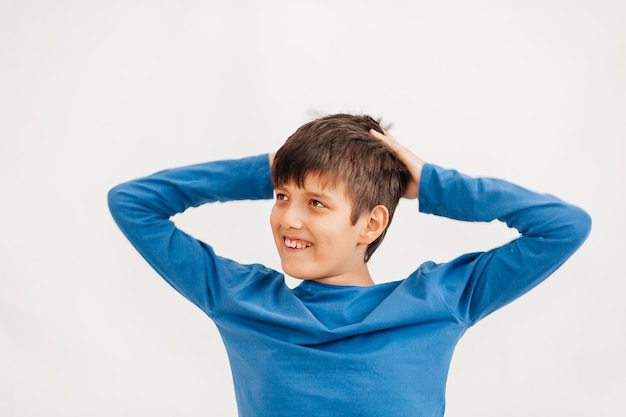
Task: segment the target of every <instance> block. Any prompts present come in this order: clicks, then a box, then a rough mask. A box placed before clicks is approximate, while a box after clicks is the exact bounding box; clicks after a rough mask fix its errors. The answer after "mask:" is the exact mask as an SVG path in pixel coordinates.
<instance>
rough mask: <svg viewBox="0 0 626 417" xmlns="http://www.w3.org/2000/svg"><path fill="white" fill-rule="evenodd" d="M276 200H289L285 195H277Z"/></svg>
mask: <svg viewBox="0 0 626 417" xmlns="http://www.w3.org/2000/svg"><path fill="white" fill-rule="evenodd" d="M276 200H281V201H282V200H287V196H286V195H285V194H281V193H276Z"/></svg>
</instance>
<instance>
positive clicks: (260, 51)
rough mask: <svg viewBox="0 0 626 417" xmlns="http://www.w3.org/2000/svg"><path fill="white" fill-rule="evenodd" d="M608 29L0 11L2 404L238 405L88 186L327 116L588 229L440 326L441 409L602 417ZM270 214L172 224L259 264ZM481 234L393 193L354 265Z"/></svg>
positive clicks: (489, 242) (155, 12) (300, 11)
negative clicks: (390, 220) (448, 336)
mask: <svg viewBox="0 0 626 417" xmlns="http://www.w3.org/2000/svg"><path fill="white" fill-rule="evenodd" d="M625 21H626V6H625V4H624V2H621V1H618V0H616V1H608V0H605V1H601V0H600V1H554V0H545V1H529V2H521V1H485V0H481V1H472V2H460V1H459V2H451V1H439V2H418V1H415V2H409V1H385V2H382V1H369V0H358V1H357V0H352V1H347V0H346V1H328V0H324V1H320V0H317V1H309V2H296V1H288V0H273V1H263V2H261V1H252V0H250V1H236V0H213V1H191V0H187V1H147V0H145V1H136V0H113V1H112V0H106V1H104V0H97V1H88V2H80V1H43V0H20V1H9V0H3V1H1V2H0V174H1V177H0V190H1V194H0V199H1V200H0V201H1V203H0V285H1V287H0V415H2V416H10V417H13V416H16V417H17V416H19V417H26V416H63V417H68V416H86V415H88V416H109V415H132V416H172V415H186V416H209V415H210V416H229V415H230V416H234V415H236V411H235V406H234V397H233V393H232V384H231V382H230V373H229V369H228V365H227V362H226V356H225V352H224V349H223V347H222V345H221V342H220V340H219V337H218V335H217V333H216V331H215V329H214V327H213V324H212V323H211V322H210V321H209V320H208V318H206V317H205V316H204V314H203V313H202V312H200V311H199V310H198V309H197V308H195V307H194V306H192V305H191V304H190V303H189V302H187V301H186V300H184V299H183V298H182V297H180V296H179V295H178V294H176V293H175V292H174V291H173V290H172V289H171V288H170V287H169V286H168V285H167V284H165V283H164V282H163V281H162V280H161V279H160V278H158V277H157V275H156V274H155V273H154V272H153V271H152V270H151V269H150V268H149V267H148V266H147V265H146V264H145V263H144V262H143V261H142V260H141V259H140V257H139V255H137V254H136V253H135V252H134V251H133V250H132V249H131V247H130V245H129V244H128V243H127V242H126V241H125V240H124V238H123V237H122V234H121V233H120V232H119V231H118V230H117V229H116V227H115V225H114V223H113V221H112V220H111V218H110V216H109V214H108V211H107V207H106V192H107V190H108V189H109V188H110V187H111V186H113V185H115V184H117V183H119V182H121V181H123V180H127V179H130V178H133V177H136V176H139V175H144V174H148V173H151V172H153V171H156V170H158V169H161V168H165V167H169V166H177V165H182V164H187V163H192V162H200V161H204V160H210V159H218V158H224V157H238V156H244V155H249V154H257V153H261V152H266V151H270V150H274V149H276V148H277V147H278V146H279V145H280V144H281V143H282V141H283V140H284V139H285V138H286V137H287V136H288V135H289V134H290V133H292V132H293V131H294V130H295V129H296V128H297V127H298V126H299V125H300V124H302V123H303V122H305V121H308V120H309V119H310V117H311V111H319V112H322V113H333V112H338V111H349V112H369V113H372V114H373V115H374V116H383V117H384V118H385V120H387V121H390V122H393V123H394V128H393V130H392V132H393V133H394V134H395V136H396V137H398V138H399V139H400V140H402V141H404V142H405V143H406V144H408V145H410V146H411V147H412V148H413V149H414V150H415V151H416V152H418V153H419V154H420V155H421V156H422V157H423V158H424V159H426V160H428V161H430V162H434V163H437V164H440V165H444V166H448V167H454V168H457V169H460V170H463V171H465V172H467V173H469V174H472V175H490V176H497V177H504V178H507V179H510V180H512V181H515V182H518V183H520V184H522V185H525V186H527V187H529V188H532V189H535V190H538V191H545V192H550V193H553V194H556V195H559V196H560V197H562V198H564V199H566V200H569V201H571V202H574V203H576V204H578V205H580V206H582V207H584V208H585V209H587V210H588V211H589V212H590V213H591V215H592V216H593V219H594V228H593V231H592V234H591V236H590V238H589V239H588V241H587V242H586V243H585V245H584V246H583V247H582V249H581V250H580V251H579V252H578V253H576V254H575V255H574V257H573V258H572V259H571V260H570V261H569V262H568V263H567V264H566V265H565V266H564V267H563V268H562V269H560V270H559V271H557V273H555V274H554V275H553V277H552V278H551V279H550V280H548V281H547V282H546V283H545V284H543V285H541V286H540V287H538V288H537V289H536V290H534V291H532V292H531V293H530V294H529V295H528V296H526V297H524V298H522V299H520V300H518V301H517V302H515V303H513V304H512V305H510V306H508V307H506V308H504V309H503V310H501V311H500V312H498V313H496V314H495V315H493V316H491V317H489V318H488V319H486V320H485V321H484V322H483V323H481V324H480V325H478V326H477V327H475V328H474V329H473V330H471V331H470V332H469V333H468V334H467V336H466V337H465V339H463V340H462V342H461V344H460V345H459V347H458V350H457V355H456V357H455V359H454V361H453V363H452V369H451V373H450V378H449V390H448V413H447V415H448V416H482V417H484V416H498V417H499V416H503V415H506V416H527V415H532V416H569V417H578V416H623V415H624V414H625V413H626V403H625V402H626V400H625V399H624V398H625V397H624V392H626V382H625V378H624V375H626V361H625V360H624V352H626V335H625V328H626V326H625V325H626V307H625V303H624V302H623V301H622V300H621V298H622V294H624V292H625V291H626V279H625V278H626V276H625V273H624V270H626V261H625V259H626V256H625V251H624V249H625V245H624V240H623V238H624V236H625V235H626V226H625V224H624V213H625V212H626V205H625V197H624V192H625V191H626V190H625V187H624V179H625V178H626V176H625V174H626V171H625V168H624V163H623V161H624V156H625V155H626V152H625V149H624V148H625V145H624V137H625V134H626V117H625V115H626V76H625V75H626V25H624V22H625ZM270 204H271V203H269V202H268V203H241V204H233V205H216V206H214V207H203V208H200V209H197V210H193V211H192V212H190V213H188V214H185V215H184V216H181V218H180V224H181V227H184V228H186V229H189V230H190V231H192V232H193V233H194V234H195V235H196V236H198V237H201V238H203V239H206V240H208V241H210V242H211V243H212V244H213V245H214V246H215V247H216V249H217V250H218V252H220V253H221V254H223V255H226V256H231V257H236V258H237V259H239V260H241V261H243V262H251V261H254V262H264V263H267V264H269V265H271V266H274V267H278V262H277V256H276V255H275V253H274V248H273V243H272V240H271V237H270V233H269V227H268V220H267V218H268V214H269V209H270ZM235 229H236V230H237V234H238V235H240V234H241V233H244V234H245V236H246V239H245V240H246V243H245V244H243V245H242V244H241V242H239V241H236V240H235V239H233V237H232V231H233V230H235ZM505 229H506V228H505V227H504V226H501V225H497V224H487V225H474V224H472V225H468V224H461V223H456V222H452V221H447V220H441V219H437V218H434V217H432V216H424V215H419V214H416V213H415V210H414V207H412V206H410V205H408V204H404V203H403V204H402V205H401V207H400V208H399V212H398V215H397V218H396V219H395V224H394V225H392V229H391V231H390V234H389V235H388V238H387V241H386V242H385V244H383V247H382V248H381V249H380V251H379V253H377V254H376V255H375V256H374V259H373V260H372V270H373V273H374V275H375V277H376V278H377V279H378V280H379V281H388V280H392V279H398V278H401V277H402V276H404V275H406V274H407V273H408V272H410V271H411V270H412V269H413V268H415V267H416V266H417V265H418V264H419V263H421V262H422V261H424V260H427V259H434V260H436V261H445V260H448V259H450V258H452V257H454V256H456V255H458V254H461V253H464V252H466V251H470V250H471V251H473V250H481V249H487V248H490V247H492V246H494V245H497V244H500V243H502V242H504V241H505V240H507V239H509V238H510V236H511V234H510V232H509V231H507V230H505Z"/></svg>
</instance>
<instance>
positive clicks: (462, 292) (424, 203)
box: [419, 164, 591, 325]
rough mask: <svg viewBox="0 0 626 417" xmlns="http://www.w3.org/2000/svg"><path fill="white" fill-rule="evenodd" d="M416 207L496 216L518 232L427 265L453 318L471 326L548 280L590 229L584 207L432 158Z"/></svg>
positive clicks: (485, 218) (468, 217)
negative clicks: (495, 243) (441, 164)
mask: <svg viewBox="0 0 626 417" xmlns="http://www.w3.org/2000/svg"><path fill="white" fill-rule="evenodd" d="M419 207H420V211H422V212H424V213H431V214H435V215H439V216H445V217H448V218H452V219H456V220H462V221H474V222H475V221H480V222H489V221H492V220H500V221H502V222H505V223H506V224H507V225H508V226H509V227H513V228H515V229H517V230H518V231H519V232H520V236H519V237H518V238H516V239H515V240H513V241H512V242H510V243H508V244H505V245H503V246H501V247H498V248H496V249H493V250H491V251H488V252H480V253H473V254H467V255H464V256H461V257H459V258H457V259H455V260H454V261H451V262H449V263H446V264H441V265H434V264H430V265H426V266H425V268H424V269H425V271H428V273H426V276H427V281H428V282H430V283H432V284H433V285H434V286H435V288H436V289H437V291H439V292H440V293H441V295H442V297H443V298H444V300H445V302H446V303H447V304H448V307H449V308H450V309H451V310H452V311H453V312H454V314H455V315H456V316H457V318H459V319H460V320H462V321H464V322H466V323H467V324H470V325H471V324H473V323H475V322H476V321H478V320H480V319H481V318H483V317H485V316H486V315H488V314H490V313H491V312H493V311H495V310H496V309H498V308H501V307H503V306H504V305H506V304H508V303H510V302H511V301H513V300H514V299H516V298H518V297H519V296H521V295H523V294H524V293H526V292H527V291H529V290H530V289H532V288H533V287H535V286H536V285H538V284H539V283H540V282H541V281H543V280H544V279H545V278H547V277H548V276H549V275H550V274H552V273H553V272H554V271H555V270H556V269H557V268H558V267H560V266H561V265H562V264H563V263H564V262H565V261H566V260H567V259H568V258H569V257H570V256H571V255H572V254H573V253H574V252H575V251H576V250H577V249H578V248H579V247H580V245H582V243H583V242H584V241H585V239H586V238H587V235H588V234H589V232H590V229H591V218H590V216H589V215H588V214H587V213H586V212H585V211H583V210H582V209H580V208H578V207H576V206H573V205H571V204H568V203H565V202H563V201H561V200H559V199H558V198H556V197H554V196H551V195H547V194H539V193H535V192H532V191H529V190H527V189H524V188H522V187H519V186H517V185H514V184H511V183H509V182H506V181H502V180H498V179H493V178H471V177H469V176H466V175H463V174H461V173H459V172H457V171H454V170H446V169H443V168H441V167H437V166H434V165H429V164H427V165H426V166H425V167H424V170H423V172H422V176H421V180H420V190H419Z"/></svg>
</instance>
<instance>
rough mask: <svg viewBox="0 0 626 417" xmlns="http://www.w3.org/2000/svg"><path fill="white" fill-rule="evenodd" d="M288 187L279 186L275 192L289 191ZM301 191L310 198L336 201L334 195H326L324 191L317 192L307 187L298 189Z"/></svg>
mask: <svg viewBox="0 0 626 417" xmlns="http://www.w3.org/2000/svg"><path fill="white" fill-rule="evenodd" d="M288 188H289V187H288V186H284V185H281V186H278V187H274V191H275V192H276V191H278V192H280V191H289V190H288ZM296 188H297V189H299V190H302V191H303V192H304V193H305V194H306V195H307V196H308V197H314V198H320V199H322V200H329V201H330V200H334V199H335V198H334V197H333V195H332V193H325V192H324V191H317V190H309V189H307V188H305V187H302V188H300V187H296Z"/></svg>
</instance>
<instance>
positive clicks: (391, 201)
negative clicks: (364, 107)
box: [271, 114, 410, 261]
mask: <svg viewBox="0 0 626 417" xmlns="http://www.w3.org/2000/svg"><path fill="white" fill-rule="evenodd" d="M370 129H375V130H377V131H378V132H381V133H383V128H382V127H381V125H380V119H379V120H378V121H377V120H374V119H373V118H371V117H370V116H366V115H351V114H335V115H330V116H325V117H321V118H319V119H316V120H313V121H311V122H309V123H306V124H304V125H302V126H301V127H300V128H298V130H296V132H295V133H294V134H292V135H291V136H290V137H289V138H288V139H287V141H286V142H285V143H284V145H283V146H281V148H280V149H279V150H278V152H277V153H276V156H275V158H274V163H273V164H272V173H271V175H272V182H273V184H274V187H279V186H281V185H283V184H289V183H293V184H294V185H296V186H297V187H302V186H304V181H305V179H306V177H307V176H308V175H315V176H320V177H321V178H322V180H324V181H328V185H330V186H336V185H337V184H340V183H341V184H343V185H344V186H345V189H346V192H347V194H348V197H349V198H350V199H351V200H352V204H353V205H352V213H351V216H350V217H351V218H350V220H351V222H352V224H356V222H357V220H358V218H359V217H360V216H361V215H362V214H363V213H364V212H365V211H367V210H371V209H373V208H374V207H376V206H377V205H384V206H385V207H387V210H389V223H391V219H392V218H393V213H394V211H395V209H396V206H397V205H398V201H399V200H400V197H402V194H404V191H405V190H406V187H407V184H408V182H409V179H410V173H409V171H408V169H407V168H406V166H405V165H404V164H403V163H402V162H401V161H400V160H399V159H398V158H397V157H396V155H395V154H394V153H393V152H392V151H391V150H390V149H389V148H387V147H386V146H385V145H384V144H383V143H382V142H381V141H379V140H378V139H376V138H373V137H372V136H371V135H370V133H369V130H370ZM387 227H388V226H387ZM386 232H387V228H385V230H384V231H383V232H382V233H381V235H380V236H379V237H378V238H377V239H376V240H375V241H373V242H372V243H370V244H369V246H368V247H367V251H366V253H365V261H368V260H369V259H370V257H371V256H372V254H373V253H374V251H375V250H376V248H378V246H379V245H380V243H381V242H382V240H383V238H384V236H385V234H386Z"/></svg>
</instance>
